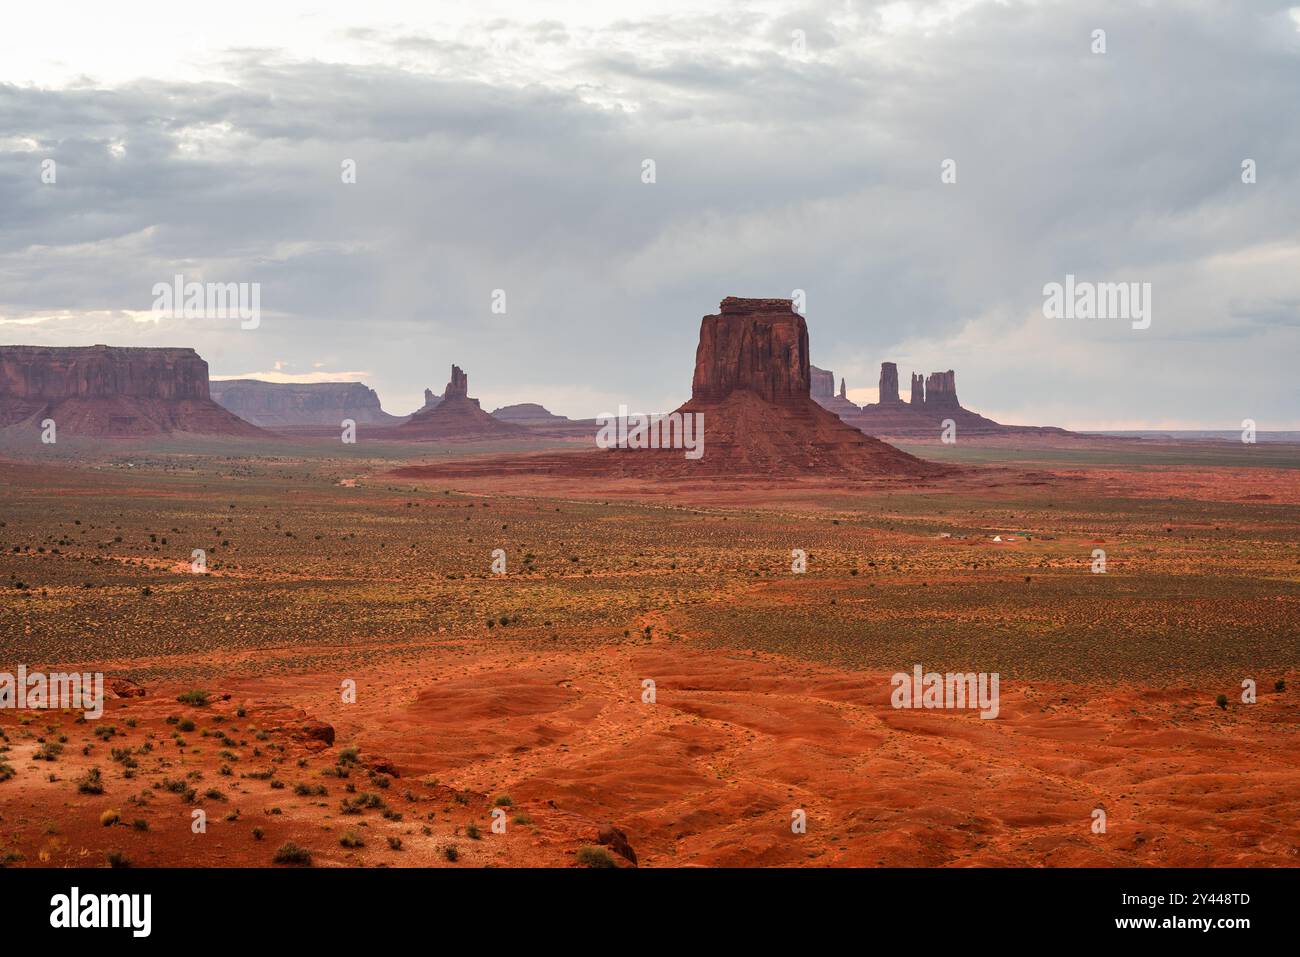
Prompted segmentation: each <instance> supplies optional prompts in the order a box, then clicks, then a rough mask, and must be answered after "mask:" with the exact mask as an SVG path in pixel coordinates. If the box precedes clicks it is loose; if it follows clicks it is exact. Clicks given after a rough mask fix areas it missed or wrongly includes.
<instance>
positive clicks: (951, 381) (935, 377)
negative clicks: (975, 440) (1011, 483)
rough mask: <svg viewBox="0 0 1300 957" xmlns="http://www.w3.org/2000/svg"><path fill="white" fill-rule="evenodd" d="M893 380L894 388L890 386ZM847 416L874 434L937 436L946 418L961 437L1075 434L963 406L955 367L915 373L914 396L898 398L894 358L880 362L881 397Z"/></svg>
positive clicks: (854, 424)
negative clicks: (997, 419)
mask: <svg viewBox="0 0 1300 957" xmlns="http://www.w3.org/2000/svg"><path fill="white" fill-rule="evenodd" d="M890 384H892V389H890V388H888V386H889V385H890ZM843 418H844V421H845V422H847V423H849V424H850V425H852V426H854V427H855V428H858V429H861V430H862V431H863V432H865V433H866V434H867V435H874V436H900V437H918V438H937V437H938V436H939V435H940V432H941V431H942V430H943V423H944V420H946V419H951V420H952V421H953V422H954V423H955V424H956V427H957V437H958V439H959V440H960V438H961V437H962V436H970V435H1015V434H1026V433H1038V434H1052V435H1072V434H1073V433H1071V432H1067V431H1066V430H1064V429H1058V428H1052V427H1046V426H1029V425H1002V424H1001V423H999V422H994V421H993V420H992V419H987V418H985V417H984V416H982V415H980V414H979V413H977V412H972V411H970V410H969V409H964V408H962V406H961V403H959V402H958V401H957V374H956V373H955V372H954V371H953V370H952V369H949V370H948V371H947V372H932V373H930V374H929V375H928V376H921V375H919V374H917V373H912V400H911V401H910V402H907V403H904V402H902V401H900V400H899V398H898V367H897V366H896V365H895V364H894V363H892V362H882V363H881V365H880V401H879V402H875V403H872V404H869V405H864V406H862V408H860V409H858V410H857V412H856V413H849V414H847V415H844V416H843Z"/></svg>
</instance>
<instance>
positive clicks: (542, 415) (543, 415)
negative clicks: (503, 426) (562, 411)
mask: <svg viewBox="0 0 1300 957" xmlns="http://www.w3.org/2000/svg"><path fill="white" fill-rule="evenodd" d="M492 418H494V419H500V420H501V421H502V422H511V423H513V424H515V425H522V426H524V427H525V428H548V427H555V426H566V425H572V424H573V420H572V419H568V418H565V417H564V416H562V415H556V414H555V413H554V412H550V411H548V410H547V409H545V408H543V407H542V406H540V405H538V404H537V403H536V402H521V403H519V404H518V405H506V406H502V407H501V408H499V409H493V410H492Z"/></svg>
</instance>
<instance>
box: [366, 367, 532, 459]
mask: <svg viewBox="0 0 1300 957" xmlns="http://www.w3.org/2000/svg"><path fill="white" fill-rule="evenodd" d="M429 395H430V394H429V392H428V390H426V391H425V397H426V403H427V400H428V398H429ZM385 435H386V436H391V437H393V438H401V439H427V440H437V439H456V440H466V441H469V440H474V439H503V438H520V437H523V436H527V435H530V433H529V431H528V430H527V429H525V428H524V427H522V426H519V425H515V424H514V423H511V422H503V421H501V420H500V419H494V418H493V417H492V416H490V415H488V414H487V413H486V412H484V411H483V409H482V408H481V407H480V406H479V403H478V399H472V398H470V396H469V376H467V375H466V374H465V372H464V371H463V370H462V369H461V368H460V366H456V365H453V366H452V367H451V379H450V380H449V381H448V382H447V388H446V389H445V390H444V391H443V394H442V400H441V401H440V402H438V403H437V405H435V406H433V407H432V408H430V407H428V406H427V404H426V407H425V408H423V409H420V410H419V411H418V412H416V413H415V414H414V415H412V416H411V417H410V419H408V420H407V421H406V422H405V423H403V424H402V425H399V426H397V427H395V428H393V429H389V430H386V432H385Z"/></svg>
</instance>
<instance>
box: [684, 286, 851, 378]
mask: <svg viewBox="0 0 1300 957" xmlns="http://www.w3.org/2000/svg"><path fill="white" fill-rule="evenodd" d="M832 382H833V380H832ZM832 388H834V385H833V384H832ZM740 391H746V392H752V393H753V394H754V395H756V396H758V397H759V398H761V399H763V400H765V401H767V402H774V403H777V404H790V403H798V402H801V401H802V400H804V399H807V398H809V397H810V394H811V393H810V366H809V362H808V326H807V323H805V322H804V318H803V316H801V315H799V314H798V313H796V312H795V311H794V308H793V303H792V301H791V300H789V299H738V298H736V297H735V296H728V297H727V298H726V299H724V300H722V305H721V308H720V310H719V313H718V315H713V316H705V317H704V319H703V321H702V322H701V323H700V344H699V347H698V348H697V349H696V351H695V377H694V379H693V380H692V382H691V398H692V400H694V401H696V402H713V401H719V400H721V399H725V398H726V397H727V396H729V395H731V394H732V393H733V392H740Z"/></svg>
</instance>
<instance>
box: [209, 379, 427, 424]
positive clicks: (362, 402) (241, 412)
mask: <svg viewBox="0 0 1300 957" xmlns="http://www.w3.org/2000/svg"><path fill="white" fill-rule="evenodd" d="M211 391H212V398H213V400H215V401H216V402H218V403H219V404H220V405H221V406H222V407H224V408H226V409H229V410H230V411H231V412H233V413H235V415H237V416H239V417H240V418H241V419H243V420H244V421H245V422H251V423H252V424H253V425H258V426H262V427H263V428H267V429H290V430H292V429H296V428H303V429H319V428H329V429H338V427H339V424H340V423H341V422H342V421H343V420H344V419H351V420H352V421H353V422H355V423H357V424H358V425H397V424H398V423H400V422H403V421H405V419H404V418H402V417H401V416H396V415H389V414H388V413H387V412H385V411H384V410H383V409H382V408H380V405H379V396H378V394H376V392H375V390H374V389H371V388H369V387H367V386H365V385H363V384H362V383H360V382H310V383H299V382H263V381H262V380H260V379H226V380H224V381H219V382H213V383H212V385H211Z"/></svg>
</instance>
